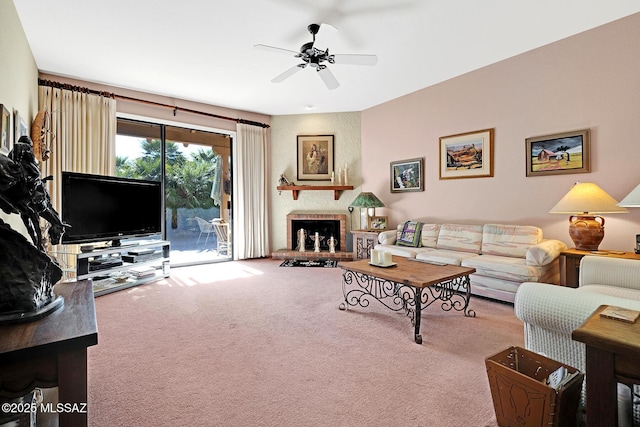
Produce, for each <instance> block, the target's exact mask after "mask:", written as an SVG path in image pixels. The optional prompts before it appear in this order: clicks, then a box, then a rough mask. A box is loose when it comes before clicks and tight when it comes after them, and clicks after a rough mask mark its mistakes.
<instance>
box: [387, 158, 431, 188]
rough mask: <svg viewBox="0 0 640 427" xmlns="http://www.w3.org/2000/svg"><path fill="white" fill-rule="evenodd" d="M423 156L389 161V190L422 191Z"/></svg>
mask: <svg viewBox="0 0 640 427" xmlns="http://www.w3.org/2000/svg"><path fill="white" fill-rule="evenodd" d="M423 167H424V158H422V157H420V158H416V159H408V160H399V161H396V162H391V177H390V182H391V192H392V193H399V192H402V191H424V171H423Z"/></svg>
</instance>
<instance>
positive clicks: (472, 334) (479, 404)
mask: <svg viewBox="0 0 640 427" xmlns="http://www.w3.org/2000/svg"><path fill="white" fill-rule="evenodd" d="M280 262H281V261H278V260H270V259H264V260H251V261H241V262H227V263H221V264H215V265H209V266H200V267H188V268H180V269H173V270H172V272H171V278H170V279H167V280H162V281H158V282H155V283H151V284H147V285H143V286H139V287H135V288H131V289H128V290H124V291H120V292H117V293H114V294H109V295H105V296H102V297H98V298H97V299H96V310H97V316H98V345H97V346H95V347H91V348H89V399H88V400H89V423H90V425H91V426H116V425H117V426H243V427H246V426H390V425H395V426H462V425H465V426H491V427H494V426H496V425H497V423H496V420H495V414H494V411H493V404H492V401H491V394H490V391H489V385H488V381H487V376H486V371H485V365H484V359H485V357H487V356H489V355H492V354H494V353H496V352H498V351H500V350H503V349H504V348H507V347H509V346H511V345H520V346H522V345H523V332H522V324H521V322H520V321H519V320H518V319H517V318H516V317H515V315H514V314H513V306H511V305H508V304H502V303H497V302H493V301H489V300H483V299H479V298H473V299H472V301H471V306H470V308H472V309H474V310H475V311H476V313H477V317H476V318H467V317H464V316H463V315H462V313H460V312H444V311H442V310H440V309H439V308H438V307H436V306H435V305H434V306H431V307H429V308H428V309H426V310H425V311H424V312H423V317H422V330H421V332H422V336H423V340H424V343H423V344H422V345H418V344H415V343H414V342H413V329H412V327H411V323H410V321H409V319H408V318H407V317H405V315H404V314H403V313H401V312H398V313H397V312H392V311H390V310H388V309H386V308H385V307H383V306H381V305H379V304H377V303H376V304H373V303H372V304H371V306H370V307H368V308H366V309H365V308H350V309H349V310H348V311H346V312H344V311H340V310H339V309H338V305H339V303H340V302H341V299H342V285H341V274H342V270H341V269H340V268H281V267H279V264H280Z"/></svg>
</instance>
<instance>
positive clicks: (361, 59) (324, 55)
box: [254, 24, 378, 89]
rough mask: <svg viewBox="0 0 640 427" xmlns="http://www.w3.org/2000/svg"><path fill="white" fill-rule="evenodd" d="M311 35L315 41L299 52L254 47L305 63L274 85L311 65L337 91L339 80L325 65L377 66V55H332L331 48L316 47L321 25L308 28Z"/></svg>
mask: <svg viewBox="0 0 640 427" xmlns="http://www.w3.org/2000/svg"><path fill="white" fill-rule="evenodd" d="M307 30H309V33H311V35H312V36H313V41H311V42H308V43H305V44H303V45H302V46H301V47H300V51H299V52H295V51H292V50H287V49H282V48H278V47H272V46H266V45H254V47H256V48H258V49H262V50H271V51H273V52H278V53H289V54H293V56H294V57H295V58H299V59H300V60H301V61H303V63H302V64H299V65H298V66H294V67H292V68H290V69H288V70H287V71H285V72H284V73H282V74H280V75H279V76H277V77H276V78H274V79H272V80H271V81H272V82H274V83H280V82H282V81H283V80H285V79H287V78H289V77H291V76H292V75H293V74H294V73H295V72H296V71H299V70H300V69H302V68H304V67H306V66H307V65H310V66H311V67H312V68H315V70H316V71H318V74H319V75H320V77H321V79H322V81H323V82H324V84H325V86H326V87H327V88H328V89H336V88H337V87H338V86H340V83H338V80H337V79H336V78H335V76H334V75H333V73H332V72H331V70H329V69H328V68H327V66H326V65H325V64H324V63H329V64H335V63H339V64H351V65H375V63H376V62H377V61H378V58H377V57H376V55H344V54H343V55H332V54H329V48H327V49H325V50H321V49H318V48H317V47H315V46H314V44H315V41H316V34H317V33H318V31H319V30H320V24H310V25H309V26H308V27H307Z"/></svg>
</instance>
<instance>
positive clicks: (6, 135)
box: [0, 104, 11, 155]
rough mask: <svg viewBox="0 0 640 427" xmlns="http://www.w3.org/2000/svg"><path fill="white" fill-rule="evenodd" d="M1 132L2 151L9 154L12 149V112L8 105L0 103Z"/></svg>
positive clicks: (0, 146)
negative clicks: (10, 112)
mask: <svg viewBox="0 0 640 427" xmlns="http://www.w3.org/2000/svg"><path fill="white" fill-rule="evenodd" d="M0 114H2V116H1V117H0V132H2V135H1V139H0V153H2V154H4V155H7V154H9V150H10V149H11V146H10V142H11V114H9V110H7V107H5V106H4V105H2V104H0Z"/></svg>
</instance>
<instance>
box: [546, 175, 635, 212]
mask: <svg viewBox="0 0 640 427" xmlns="http://www.w3.org/2000/svg"><path fill="white" fill-rule="evenodd" d="M627 212H628V211H627V209H625V208H623V207H620V206H618V202H617V201H616V200H615V199H614V198H613V197H611V196H610V195H609V194H607V192H606V191H604V190H603V189H602V188H600V187H599V186H598V185H597V184H594V183H593V182H577V183H576V184H575V185H574V186H573V187H571V190H569V192H568V193H567V194H565V196H564V197H563V198H562V199H560V201H559V202H558V203H556V205H555V206H554V207H553V208H551V210H550V211H549V213H557V214H569V215H578V214H611V213H627Z"/></svg>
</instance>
